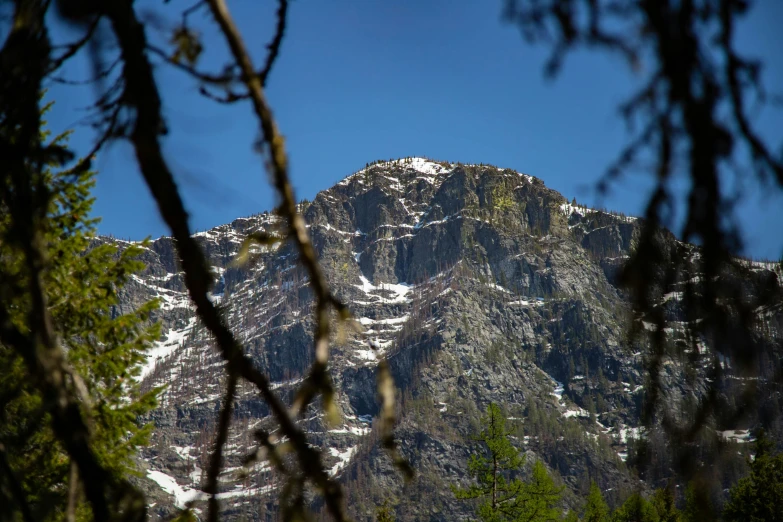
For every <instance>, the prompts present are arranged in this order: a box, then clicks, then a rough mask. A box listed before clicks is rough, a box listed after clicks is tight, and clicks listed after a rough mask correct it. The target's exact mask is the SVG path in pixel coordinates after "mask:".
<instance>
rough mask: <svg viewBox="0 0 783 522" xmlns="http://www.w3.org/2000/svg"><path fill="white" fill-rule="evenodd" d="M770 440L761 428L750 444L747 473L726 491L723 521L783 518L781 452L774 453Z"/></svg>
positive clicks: (775, 520)
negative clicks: (751, 457)
mask: <svg viewBox="0 0 783 522" xmlns="http://www.w3.org/2000/svg"><path fill="white" fill-rule="evenodd" d="M773 448H774V443H773V442H772V441H771V440H769V439H768V438H767V437H766V435H765V434H764V432H763V431H761V432H760V433H759V434H758V438H757V439H756V442H755V444H754V450H755V453H756V454H755V457H754V459H753V460H752V461H751V462H749V465H750V474H749V475H748V476H747V477H744V478H742V479H740V481H739V482H737V484H736V485H735V486H734V487H733V488H731V490H730V491H729V501H728V502H727V503H726V505H725V507H724V510H723V518H724V520H726V522H735V521H749V522H762V521H763V522H781V521H783V453H778V454H774V455H773V453H772V450H773Z"/></svg>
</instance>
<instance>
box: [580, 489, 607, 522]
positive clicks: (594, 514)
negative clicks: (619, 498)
mask: <svg viewBox="0 0 783 522" xmlns="http://www.w3.org/2000/svg"><path fill="white" fill-rule="evenodd" d="M582 520H584V521H585V522H608V520H609V506H608V505H607V504H606V501H605V500H604V496H603V495H602V494H601V490H600V489H598V485H597V484H596V483H595V482H591V483H590V492H589V493H588V494H587V502H586V503H585V510H584V515H583V516H582Z"/></svg>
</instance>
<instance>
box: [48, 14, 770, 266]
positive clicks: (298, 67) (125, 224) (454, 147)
mask: <svg viewBox="0 0 783 522" xmlns="http://www.w3.org/2000/svg"><path fill="white" fill-rule="evenodd" d="M141 4H142V6H143V5H144V2H142V3H141ZM148 4H149V5H151V6H154V7H155V9H159V8H160V7H161V5H162V3H161V2H160V1H159V0H158V1H154V3H148ZM231 4H232V8H233V9H234V13H235V16H236V18H237V21H238V23H239V24H240V27H241V29H242V30H243V32H244V34H245V37H246V39H247V43H248V45H249V46H250V48H251V49H253V51H254V54H255V59H256V61H257V62H258V63H259V64H260V63H261V62H262V60H263V59H264V56H265V45H266V43H267V42H268V40H269V38H270V36H271V34H272V28H273V27H274V23H275V21H274V17H273V15H274V9H275V3H274V2H272V1H271V0H265V1H254V0H236V1H234V2H231ZM759 4H760V5H759V7H758V8H757V9H756V11H757V12H756V13H755V14H754V16H753V17H752V19H750V20H749V21H748V22H747V23H746V24H745V25H744V26H743V27H742V28H741V29H742V32H741V37H742V42H743V44H744V45H745V47H746V48H747V49H749V50H751V51H753V52H754V53H756V54H758V55H760V56H761V57H763V58H764V59H765V60H766V61H767V63H768V69H767V73H766V77H765V78H766V82H767V84H768V85H770V86H773V87H777V88H782V87H781V86H783V55H781V53H780V50H781V49H783V33H781V31H780V24H781V22H783V2H777V1H766V0H761V1H760V2H759ZM168 5H169V6H171V7H173V8H176V9H181V8H182V7H183V2H180V1H176V2H171V3H170V4H168ZM501 8H502V3H501V1H500V0H493V1H478V0H429V1H417V0H400V1H396V2H388V1H381V0H339V1H338V0H334V1H329V2H326V1H320V0H295V1H293V2H291V7H290V11H289V24H288V31H287V33H286V37H285V40H284V42H283V47H282V53H281V56H280V58H279V60H278V62H277V64H276V66H275V69H274V71H273V73H272V76H271V77H270V81H269V87H268V97H269V100H270V102H271V104H272V106H273V108H274V111H275V116H276V118H277V120H278V123H279V126H280V129H281V131H282V132H283V133H284V134H285V136H286V138H287V145H288V150H289V154H290V161H291V175H292V178H293V181H294V184H295V187H296V190H297V196H298V197H299V198H302V197H306V198H309V199H312V198H313V197H314V196H315V194H316V193H317V192H318V191H320V190H323V189H326V188H329V187H330V186H332V185H333V184H334V183H335V182H337V181H339V180H340V179H342V178H343V177H345V176H347V175H349V174H350V173H352V172H353V171H355V170H357V169H359V168H361V167H363V166H364V164H365V163H366V162H368V161H372V160H375V159H379V158H396V157H403V156H413V155H424V156H430V157H434V158H437V159H445V160H450V161H462V162H475V163H478V162H484V163H491V164H495V165H498V166H502V167H510V168H514V169H516V170H519V171H522V172H525V173H528V174H532V175H535V176H537V177H539V178H541V179H543V180H544V182H545V183H546V185H547V186H549V187H551V188H554V189H556V190H558V191H560V192H561V193H563V195H565V196H566V197H568V198H569V199H570V198H571V197H573V196H576V197H577V199H578V200H579V201H582V202H586V203H588V204H591V205H601V206H605V207H607V208H612V209H615V210H619V211H623V212H626V213H629V214H640V213H641V212H642V209H643V207H644V203H645V197H646V195H647V190H648V189H649V187H650V180H649V179H647V177H645V176H643V175H636V176H631V177H628V178H627V179H625V180H624V181H621V182H619V183H617V184H615V185H614V189H613V191H612V193H611V194H610V195H609V196H608V197H606V198H603V199H602V200H599V199H598V197H597V194H596V192H595V190H594V186H595V182H596V180H597V179H598V178H599V177H600V176H601V175H602V173H603V172H604V169H605V167H606V166H607V165H608V164H609V163H610V162H611V160H612V159H614V157H615V156H616V154H617V152H618V151H619V150H620V148H621V146H622V144H623V143H624V141H625V139H626V133H625V127H624V124H623V123H622V121H621V120H620V119H619V117H618V116H617V113H616V106H617V104H618V102H620V101H621V100H623V99H624V98H625V96H626V95H628V94H629V93H630V92H631V91H632V89H633V87H634V83H633V82H634V81H638V80H634V79H633V78H632V77H631V76H630V75H629V74H628V72H627V70H626V68H625V66H624V65H623V64H622V63H621V62H620V61H619V60H616V59H613V58H610V57H607V56H603V55H594V54H589V53H587V52H583V53H579V54H576V55H572V56H571V57H570V58H569V59H568V60H567V61H566V63H565V67H564V69H563V71H562V73H561V74H560V76H559V77H558V78H557V79H556V80H554V81H549V80H546V79H544V78H543V75H542V73H541V68H542V64H543V62H544V59H545V57H546V50H545V49H544V48H531V47H529V46H528V45H527V44H525V43H524V42H523V40H522V38H521V36H520V34H519V32H518V30H517V28H516V27H514V26H512V25H509V24H507V23H504V22H503V21H502V20H501V10H502V9H501ZM170 15H171V16H170V18H169V21H168V23H169V27H172V26H173V25H174V24H175V23H176V21H177V20H178V18H177V16H176V11H175V10H172V11H171V13H170ZM194 21H195V22H196V25H198V26H199V27H201V28H202V29H203V30H204V39H205V42H206V44H207V52H206V54H205V56H204V57H203V62H202V64H201V65H203V66H204V67H208V66H210V65H213V66H215V65H218V64H220V63H221V62H220V57H221V56H224V55H223V54H222V53H223V49H224V44H223V41H222V40H221V39H220V38H219V37H218V35H217V33H216V32H215V31H214V29H213V27H212V23H211V21H210V20H209V19H208V18H206V16H205V15H201V16H196V17H195V19H194ZM166 23H167V22H165V21H164V22H163V23H161V24H160V25H161V26H162V27H164V28H165V27H166ZM68 34H69V33H68V31H67V30H66V29H60V30H58V31H56V34H55V36H56V37H58V38H59V39H63V38H66V37H67V36H68ZM158 38H159V37H158ZM86 60H87V59H86V57H82V58H81V59H80V60H79V61H76V62H74V63H72V64H70V65H69V66H68V68H67V69H66V71H65V73H66V74H67V75H68V76H69V77H72V78H75V77H80V76H82V77H83V75H85V74H87V70H88V69H87V65H86V64H87V61H86ZM157 73H158V79H159V82H160V85H161V87H162V90H163V91H164V102H165V116H166V118H167V121H168V123H169V126H170V129H171V132H170V135H169V136H168V137H167V138H166V139H165V149H166V152H167V155H168V159H169V161H170V164H171V166H172V167H173V169H174V171H175V174H176V176H177V179H178V181H179V183H180V186H181V188H182V190H183V192H184V197H185V200H186V204H187V207H188V209H189V212H190V214H191V224H192V228H193V229H194V230H203V229H205V228H210V227H213V226H216V225H219V224H222V223H226V222H229V221H231V220H232V219H234V218H235V217H239V216H245V215H249V214H252V213H256V212H260V211H263V210H267V209H270V208H272V207H273V205H274V201H275V200H274V194H273V192H272V190H271V188H270V186H269V185H268V183H267V176H266V174H265V172H264V170H263V167H262V163H261V161H260V159H259V157H258V156H257V155H256V154H255V153H254V152H253V149H252V143H253V141H254V140H255V138H256V137H257V132H258V131H257V124H256V121H255V120H254V119H253V118H252V117H251V115H250V111H249V108H248V106H245V105H241V104H240V105H236V106H232V107H226V106H222V105H216V104H215V103H213V102H210V101H208V100H205V99H204V98H202V97H201V96H200V95H199V94H198V92H197V87H196V86H195V84H194V83H193V82H192V81H191V80H190V79H189V78H186V77H185V76H184V75H183V74H181V73H180V72H178V71H175V70H171V69H170V68H166V67H161V68H159V69H158V71H157ZM93 94H94V92H93V91H92V90H90V88H85V87H69V86H53V87H52V88H51V89H50V91H49V97H50V99H54V100H56V101H57V105H56V107H55V110H54V112H53V114H52V115H51V117H50V118H49V122H50V125H51V126H52V127H53V129H54V130H63V129H65V128H68V127H73V126H74V124H76V123H78V122H79V120H80V119H81V118H82V117H83V116H84V111H83V107H84V106H86V105H88V104H89V102H90V100H91V99H92V96H93ZM781 116H783V114H782V113H781V111H778V112H777V113H775V112H774V111H771V110H768V111H766V112H762V113H760V114H758V115H757V117H756V119H755V121H756V123H757V124H758V125H759V127H760V128H761V129H762V130H763V132H764V135H765V136H766V137H767V138H769V139H770V140H772V142H773V143H775V144H780V143H783V124H782V123H781V122H782V121H783V118H782V117H781ZM92 139H93V135H92V132H91V131H90V129H89V128H86V127H83V126H82V127H77V132H76V134H75V136H74V138H73V140H72V145H73V147H74V148H75V149H76V150H77V152H85V151H86V150H88V149H89V146H90V144H91V140H92ZM97 167H98V169H99V171H100V175H99V178H98V186H97V192H96V196H97V203H96V207H95V213H96V215H98V216H101V217H102V218H103V222H102V223H101V225H100V232H101V233H104V234H114V235H115V236H119V237H130V238H133V239H140V238H143V237H145V236H148V235H149V236H153V237H157V236H160V235H164V234H166V232H167V230H166V228H165V226H164V224H163V223H162V221H161V220H160V218H159V217H158V213H157V211H156V209H155V207H154V204H153V202H152V200H151V197H150V196H149V194H148V192H147V189H146V187H145V186H144V185H143V183H142V181H141V177H140V175H139V173H138V171H137V167H136V164H135V161H134V158H133V154H132V151H131V150H130V148H129V147H128V145H127V144H124V143H114V144H113V145H112V146H111V147H110V148H109V149H108V150H107V151H105V152H104V153H103V154H102V155H101V157H100V158H99V160H98V162H97ZM753 185H754V184H752V183H748V190H749V194H748V203H747V204H745V205H744V206H743V207H742V209H741V224H742V227H743V230H744V231H745V236H746V243H747V244H746V250H747V252H748V253H750V254H752V255H754V256H763V257H770V258H775V259H777V258H779V257H780V255H781V252H783V226H781V223H783V197H780V196H779V195H777V196H770V195H769V194H771V193H775V192H776V191H772V190H759V189H752V188H751V187H752V186H753ZM777 192H778V193H779V191H777Z"/></svg>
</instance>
